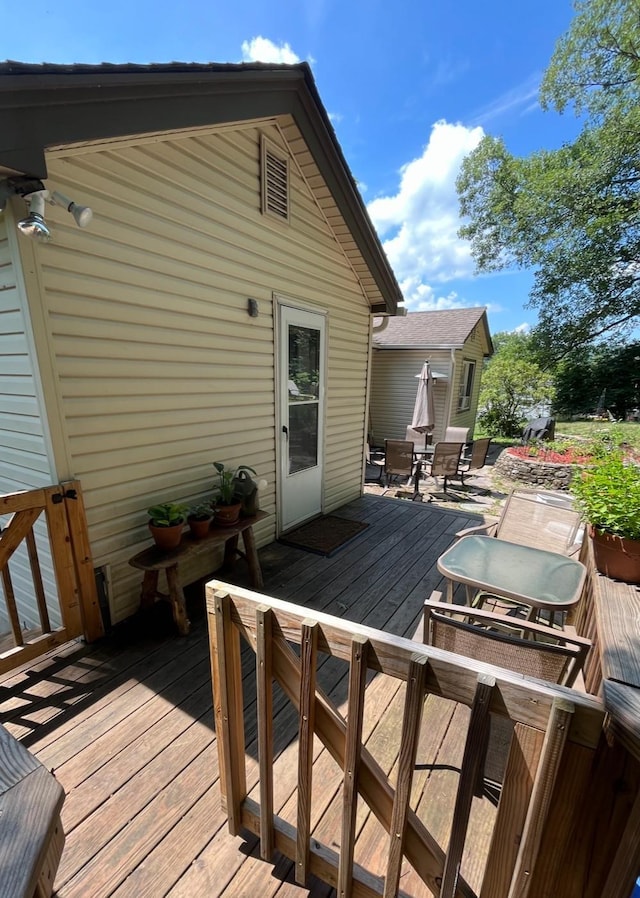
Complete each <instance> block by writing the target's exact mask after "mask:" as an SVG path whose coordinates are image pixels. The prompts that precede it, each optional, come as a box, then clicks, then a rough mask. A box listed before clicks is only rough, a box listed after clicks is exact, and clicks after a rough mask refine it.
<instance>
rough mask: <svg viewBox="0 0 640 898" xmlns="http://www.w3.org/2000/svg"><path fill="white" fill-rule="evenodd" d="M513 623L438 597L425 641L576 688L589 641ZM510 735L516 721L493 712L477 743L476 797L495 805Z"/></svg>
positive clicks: (430, 603) (427, 608) (431, 604)
mask: <svg viewBox="0 0 640 898" xmlns="http://www.w3.org/2000/svg"><path fill="white" fill-rule="evenodd" d="M514 624H515V622H512V623H510V619H509V618H505V617H504V616H503V615H500V614H493V613H491V612H488V611H480V610H478V609H474V608H467V607H465V606H461V605H449V604H446V603H443V602H442V594H441V593H439V592H434V593H432V595H431V599H430V600H427V601H426V602H425V603H424V633H423V641H424V643H425V644H426V645H433V646H437V647H438V648H440V649H444V650H445V651H448V652H455V654H457V655H463V656H464V657H466V658H473V659H474V660H476V661H483V662H485V663H487V664H492V665H495V666H496V667H503V668H506V669H507V670H512V671H515V672H516V673H519V674H523V675H525V676H528V677H536V678H537V679H540V680H546V681H548V682H550V683H559V684H562V685H564V686H572V685H573V684H574V683H575V681H576V677H577V676H578V674H579V673H580V671H581V670H582V668H583V666H584V663H585V661H586V657H587V654H588V652H589V649H590V648H591V642H590V641H589V640H588V639H583V638H582V637H580V636H574V635H568V634H567V633H565V632H562V631H558V630H553V629H551V628H550V627H546V626H543V625H542V624H533V623H530V622H527V621H518V622H517V629H516V627H515V626H514ZM512 735H513V724H512V722H511V721H510V720H509V719H507V718H505V717H502V716H498V715H496V714H493V713H492V714H491V715H490V722H489V727H488V729H487V730H486V731H485V733H484V734H482V736H481V739H480V740H479V741H480V744H479V746H478V751H480V752H482V753H483V754H484V764H483V769H482V774H481V776H480V777H479V779H478V781H477V782H476V784H475V790H474V791H475V794H476V795H478V796H482V795H483V794H486V795H488V797H489V798H491V799H492V800H497V798H498V796H499V793H500V788H501V785H502V781H503V779H504V772H505V768H506V764H507V759H508V756H509V749H510V745H511V738H512Z"/></svg>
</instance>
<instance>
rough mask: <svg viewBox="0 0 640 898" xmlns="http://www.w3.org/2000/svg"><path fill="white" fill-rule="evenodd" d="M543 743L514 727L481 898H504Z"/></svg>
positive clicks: (540, 735) (533, 732) (538, 734)
mask: <svg viewBox="0 0 640 898" xmlns="http://www.w3.org/2000/svg"><path fill="white" fill-rule="evenodd" d="M543 743H544V732H543V731H542V730H537V729H535V728H534V727H527V726H525V725H524V724H523V723H517V724H516V725H515V727H514V730H513V738H512V739H511V748H510V749H509V757H508V759H507V767H506V770H505V773H504V780H503V783H502V791H501V793H500V803H499V804H498V813H497V816H496V822H495V824H494V828H493V833H492V835H491V845H490V848H489V855H488V857H487V864H486V867H485V871H484V877H483V880H482V888H481V890H480V898H507V895H508V893H509V885H510V883H511V872H512V870H513V869H514V867H515V863H516V858H517V856H518V846H519V845H520V841H521V839H522V831H523V829H524V824H525V820H526V817H527V808H528V807H529V801H530V799H531V790H532V788H533V782H534V779H535V775H536V770H537V769H538V764H539V763H540V755H541V754H542V745H543Z"/></svg>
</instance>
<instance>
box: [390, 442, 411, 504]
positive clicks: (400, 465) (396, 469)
mask: <svg viewBox="0 0 640 898" xmlns="http://www.w3.org/2000/svg"><path fill="white" fill-rule="evenodd" d="M413 447H414V444H413V443H412V442H411V441H410V440H385V441H384V475H385V482H386V486H387V489H388V488H389V485H390V482H391V478H392V477H406V478H407V479H409V478H410V477H411V475H412V474H413ZM386 492H387V490H385V493H386ZM383 495H384V494H383Z"/></svg>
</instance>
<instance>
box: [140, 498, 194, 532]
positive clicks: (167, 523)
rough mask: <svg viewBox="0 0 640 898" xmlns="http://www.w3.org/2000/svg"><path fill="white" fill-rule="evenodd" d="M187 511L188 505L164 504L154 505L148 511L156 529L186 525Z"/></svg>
mask: <svg viewBox="0 0 640 898" xmlns="http://www.w3.org/2000/svg"><path fill="white" fill-rule="evenodd" d="M187 511H188V506H187V505H181V504H179V503H177V502H163V503H162V504H161V505H152V506H151V508H149V509H147V514H148V515H149V517H150V518H151V523H152V524H153V526H154V527H175V526H176V525H178V524H184V522H185V518H186V514H187Z"/></svg>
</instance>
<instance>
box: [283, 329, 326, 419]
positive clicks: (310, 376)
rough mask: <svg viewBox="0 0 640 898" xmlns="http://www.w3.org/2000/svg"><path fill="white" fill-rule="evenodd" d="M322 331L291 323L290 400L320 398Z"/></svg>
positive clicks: (301, 400) (300, 400)
mask: <svg viewBox="0 0 640 898" xmlns="http://www.w3.org/2000/svg"><path fill="white" fill-rule="evenodd" d="M319 383H320V331H317V330H312V329H311V328H309V327H300V326H299V325H289V402H290V403H291V402H306V401H308V400H309V399H317V398H318V388H319Z"/></svg>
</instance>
